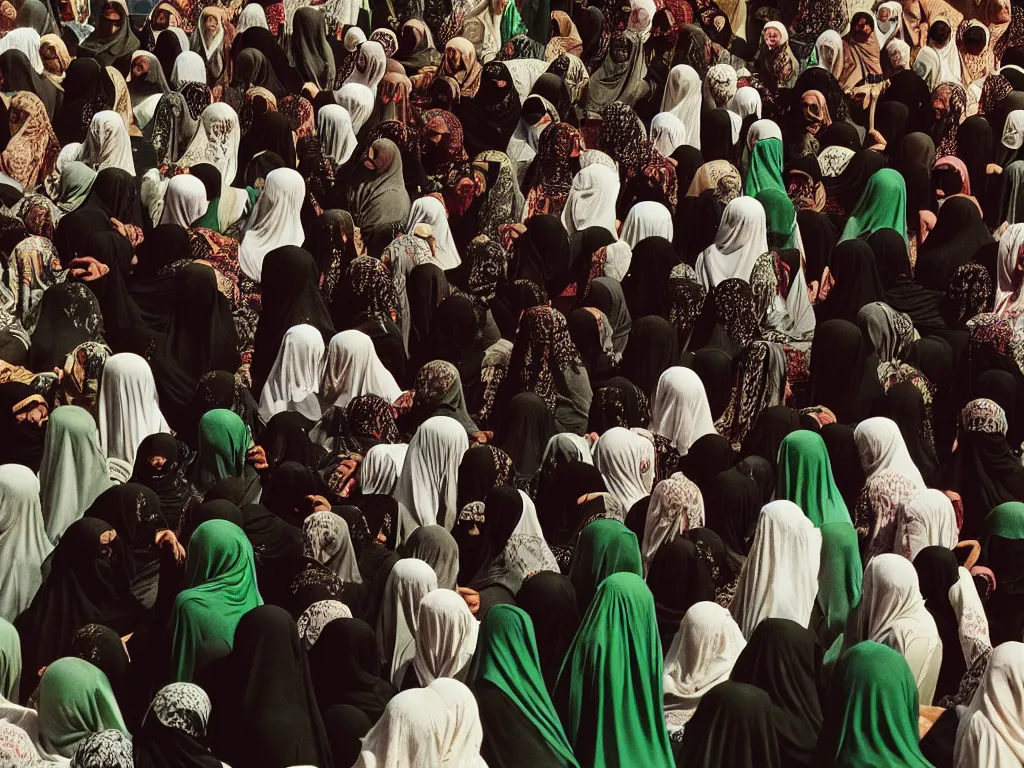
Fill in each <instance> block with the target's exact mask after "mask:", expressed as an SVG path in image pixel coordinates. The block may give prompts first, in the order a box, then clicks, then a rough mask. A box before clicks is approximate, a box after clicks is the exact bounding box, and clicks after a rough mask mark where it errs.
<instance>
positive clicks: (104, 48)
mask: <svg viewBox="0 0 1024 768" xmlns="http://www.w3.org/2000/svg"><path fill="white" fill-rule="evenodd" d="M103 5H104V6H106V5H112V6H114V8H115V9H117V11H118V12H119V13H120V14H121V24H120V26H119V27H118V28H117V31H115V32H114V34H112V35H105V34H104V27H105V26H106V24H105V22H104V20H103V18H102V13H101V14H100V16H101V18H98V19H96V18H94V19H93V23H94V24H95V25H96V29H95V30H94V31H93V33H92V34H91V35H89V37H87V38H86V39H85V40H83V41H82V42H81V43H79V44H78V56H79V57H80V58H90V59H96V61H97V62H99V63H100V64H101V65H102V66H104V67H116V68H117V69H118V70H119V71H120V72H121V73H122V74H124V73H125V72H127V71H128V67H129V66H130V65H131V56H132V54H133V53H135V51H137V50H139V47H140V46H139V39H138V38H137V37H136V36H135V34H134V33H133V32H132V25H131V20H130V18H129V16H128V6H127V5H126V4H125V2H124V0H106V2H105V3H104V4H103Z"/></svg>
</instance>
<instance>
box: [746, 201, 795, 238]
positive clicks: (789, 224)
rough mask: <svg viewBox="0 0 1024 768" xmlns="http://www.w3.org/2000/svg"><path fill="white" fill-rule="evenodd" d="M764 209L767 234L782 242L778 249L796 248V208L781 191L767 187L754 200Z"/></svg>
mask: <svg viewBox="0 0 1024 768" xmlns="http://www.w3.org/2000/svg"><path fill="white" fill-rule="evenodd" d="M755 199H756V200H757V202H759V203H760V204H761V207H763V208H764V215H765V219H766V220H767V224H768V234H769V235H775V236H776V238H778V239H779V240H781V241H782V243H781V245H780V246H779V247H780V248H796V247H798V244H797V241H796V208H794V207H793V201H792V200H790V199H789V195H787V194H786V193H785V192H783V191H779V190H778V189H775V187H769V188H767V189H762V190H761V191H760V192H758V193H757V196H756V198H755Z"/></svg>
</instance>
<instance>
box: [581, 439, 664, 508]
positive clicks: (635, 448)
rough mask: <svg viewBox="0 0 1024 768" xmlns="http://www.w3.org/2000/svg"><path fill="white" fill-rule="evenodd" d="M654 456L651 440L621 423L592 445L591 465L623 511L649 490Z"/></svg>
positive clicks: (652, 478)
mask: <svg viewBox="0 0 1024 768" xmlns="http://www.w3.org/2000/svg"><path fill="white" fill-rule="evenodd" d="M656 460H657V457H656V455H655V451H654V443H652V442H651V441H650V440H648V439H647V438H646V437H644V436H643V435H638V434H637V433H636V432H633V431H631V430H628V429H626V428H624V427H612V428H611V429H609V430H608V431H607V432H605V433H604V434H603V435H601V439H600V440H598V441H597V445H596V446H595V447H594V466H595V467H597V470H598V472H600V473H601V475H602V476H603V477H604V481H605V484H606V485H607V487H608V491H609V492H610V493H611V494H612V495H613V496H615V498H617V499H618V500H619V503H621V504H622V506H623V507H624V508H625V511H626V512H628V511H629V510H630V509H631V508H632V506H633V505H634V504H636V503H637V502H638V501H640V499H642V498H644V496H647V495H649V494H650V492H651V486H652V484H653V483H654V464H655V461H656Z"/></svg>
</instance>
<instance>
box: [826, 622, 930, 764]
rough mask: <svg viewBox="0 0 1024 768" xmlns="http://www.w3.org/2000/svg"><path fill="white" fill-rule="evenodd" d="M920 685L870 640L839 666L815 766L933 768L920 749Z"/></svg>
mask: <svg viewBox="0 0 1024 768" xmlns="http://www.w3.org/2000/svg"><path fill="white" fill-rule="evenodd" d="M917 701H918V699H917V683H915V682H914V675H913V673H912V672H911V671H910V667H909V666H908V665H907V662H906V660H905V659H904V658H903V657H902V656H900V654H899V653H898V652H896V651H894V650H893V649H892V648H889V647H888V646H885V645H881V644H880V643H873V642H870V641H866V642H863V643H857V645H855V646H853V647H852V648H850V649H849V650H848V651H847V652H846V653H844V654H843V657H842V658H841V659H840V660H839V663H838V664H837V665H836V670H835V674H834V675H833V677H832V683H831V686H830V688H829V693H828V698H827V699H826V701H825V707H824V710H825V712H824V714H825V721H824V724H823V726H822V731H821V737H820V738H819V739H818V752H817V754H816V755H815V759H814V760H812V761H811V764H812V765H818V766H835V768H864V766H869V765H870V766H886V767H891V768H895V767H896V766H900V768H915V767H916V768H932V764H931V763H929V762H928V761H927V760H925V758H924V755H922V754H921V747H920V746H919V744H918V741H919V736H918V724H917V723H918V719H917V718H918V706H917Z"/></svg>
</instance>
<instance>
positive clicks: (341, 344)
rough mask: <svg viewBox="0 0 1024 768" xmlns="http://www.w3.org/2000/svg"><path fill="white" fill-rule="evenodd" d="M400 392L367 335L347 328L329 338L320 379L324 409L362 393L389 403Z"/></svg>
mask: <svg viewBox="0 0 1024 768" xmlns="http://www.w3.org/2000/svg"><path fill="white" fill-rule="evenodd" d="M401 394H402V388H401V387H399V386H398V383H397V382H396V381H395V377H394V376H393V375H392V374H391V371H389V370H388V369H387V368H385V367H384V364H383V363H382V362H381V361H380V358H378V357H377V350H376V349H374V346H373V342H372V341H371V340H370V337H369V336H367V335H366V334H365V333H363V332H362V331H356V330H348V331H342V332H341V333H338V334H335V335H334V337H332V338H331V343H330V345H329V346H328V348H327V356H326V358H325V359H324V368H323V376H322V378H321V383H320V400H321V405H322V407H323V409H324V410H327V409H328V408H330V407H331V406H332V405H334V406H346V405H348V404H349V402H350V401H351V400H352V399H353V398H356V397H361V396H363V395H378V396H380V397H383V398H384V399H385V400H387V401H388V402H389V403H393V402H395V400H397V399H398V398H399V396H400V395H401Z"/></svg>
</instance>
